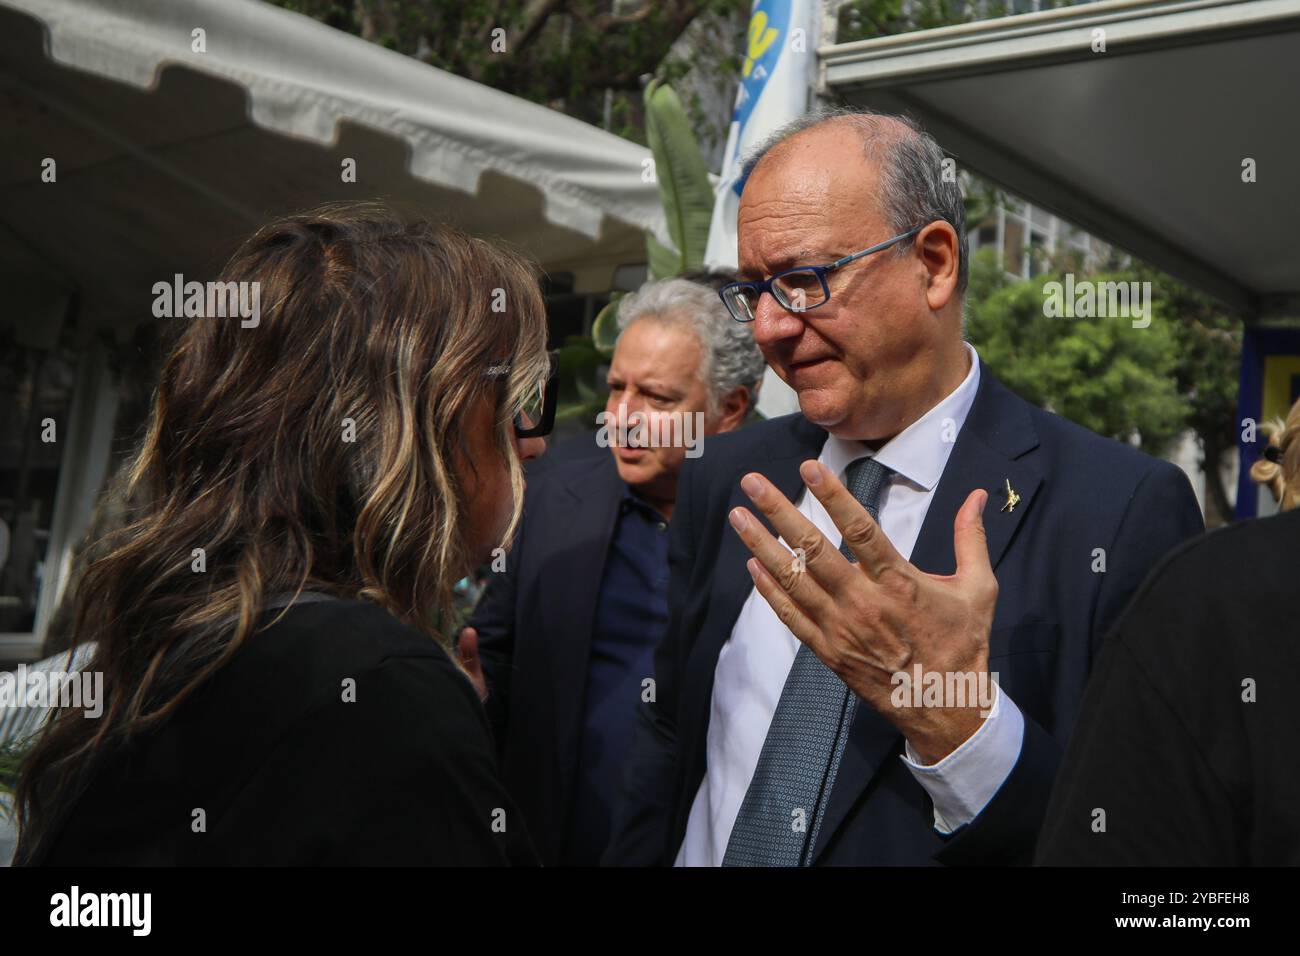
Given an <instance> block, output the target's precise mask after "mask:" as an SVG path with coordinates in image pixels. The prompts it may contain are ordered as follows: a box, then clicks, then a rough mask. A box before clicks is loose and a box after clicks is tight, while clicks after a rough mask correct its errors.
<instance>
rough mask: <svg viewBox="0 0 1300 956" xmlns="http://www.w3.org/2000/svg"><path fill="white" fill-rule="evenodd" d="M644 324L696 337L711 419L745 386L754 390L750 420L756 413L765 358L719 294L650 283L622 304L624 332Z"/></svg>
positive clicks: (670, 282) (669, 282) (682, 284)
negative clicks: (643, 321)
mask: <svg viewBox="0 0 1300 956" xmlns="http://www.w3.org/2000/svg"><path fill="white" fill-rule="evenodd" d="M639 319H653V320H655V321H659V322H664V323H668V324H672V325H679V326H682V327H683V328H686V329H689V330H690V331H691V332H693V333H694V335H695V337H696V339H698V340H699V343H700V352H701V353H702V357H701V359H700V368H699V371H698V373H697V374H698V375H699V378H700V381H702V382H703V383H704V385H705V387H706V389H707V391H708V394H709V417H710V418H712V417H713V416H715V415H717V414H718V411H719V409H720V408H721V405H722V400H723V399H724V398H726V397H727V395H729V394H730V393H731V392H732V391H733V390H734V389H735V388H737V387H738V386H741V385H743V386H745V387H746V388H747V389H749V407H748V408H746V409H745V412H746V414H748V413H749V411H750V410H751V409H752V408H753V407H754V402H755V401H756V400H757V399H758V386H759V384H760V383H761V382H762V380H763V371H764V369H765V368H766V367H767V366H766V363H765V362H764V360H763V354H762V353H761V352H760V351H759V350H758V346H757V345H755V344H754V334H753V331H752V328H751V326H749V325H746V324H744V323H741V322H737V321H736V320H735V319H733V318H732V317H731V315H730V313H728V312H727V307H726V306H725V305H723V304H722V300H721V299H719V298H718V294H717V293H716V292H714V291H713V289H711V288H709V287H708V286H706V285H701V284H699V283H697V282H690V281H687V280H686V279H659V280H657V281H653V282H647V283H646V284H645V285H643V286H641V288H640V289H638V290H637V291H636V292H632V293H629V294H628V295H626V296H624V297H623V298H622V299H621V300H620V301H619V303H618V328H619V331H620V332H621V331H622V330H624V329H626V328H627V327H628V326H629V325H631V324H632V323H633V322H636V321H638V320H639Z"/></svg>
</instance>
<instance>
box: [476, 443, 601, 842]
mask: <svg viewBox="0 0 1300 956" xmlns="http://www.w3.org/2000/svg"><path fill="white" fill-rule="evenodd" d="M592 449H594V450H595V452H597V453H598V454H593V452H592ZM558 451H559V455H558V456H556V457H555V458H553V459H552V458H551V456H550V454H548V455H546V456H543V457H542V458H541V459H538V461H537V462H535V463H532V466H531V467H529V469H528V489H527V491H526V492H525V494H524V517H523V522H522V523H521V525H520V528H519V531H518V533H517V535H516V538H515V543H514V546H513V547H512V549H511V551H510V553H509V554H508V555H507V556H506V567H505V571H504V572H501V573H499V574H494V575H492V578H491V580H490V581H489V583H488V587H487V589H486V590H485V591H484V593H483V596H482V598H481V599H480V600H479V603H478V606H477V607H476V608H475V609H474V613H473V615H472V616H471V617H470V620H469V622H468V624H469V626H471V627H474V628H476V629H477V630H478V633H479V658H480V661H481V663H482V665H483V671H484V677H485V678H486V680H487V685H488V698H487V701H486V702H485V706H486V708H487V712H488V721H489V723H490V724H491V725H492V730H493V733H494V735H495V736H496V739H497V746H498V750H499V753H500V757H501V770H502V775H503V777H504V779H505V784H506V789H507V790H508V791H509V792H510V794H511V796H513V797H514V798H515V800H516V802H517V803H518V804H519V808H520V811H521V812H522V813H523V816H524V820H525V822H526V823H527V825H528V832H529V833H530V834H531V835H532V836H533V838H534V842H535V844H536V846H537V850H538V853H539V854H540V856H541V858H542V861H543V862H544V863H546V864H548V865H554V864H556V863H558V862H559V861H560V860H561V858H562V854H563V849H564V847H563V841H564V837H565V828H566V825H567V819H568V817H567V809H568V807H569V805H570V804H571V802H572V793H573V786H574V782H575V779H576V775H577V763H578V756H579V749H580V745H581V734H582V718H583V704H584V701H585V696H586V689H587V669H588V658H589V656H590V653H591V637H592V626H593V623H594V620H595V614H596V604H597V600H598V599H599V597H600V582H601V579H602V577H603V576H604V571H605V560H606V557H607V556H608V554H609V546H610V541H611V539H612V538H613V535H614V525H615V523H616V522H617V520H618V510H619V502H620V501H621V500H622V497H623V493H624V491H625V490H626V488H627V486H626V485H625V484H624V483H623V480H622V479H621V478H619V476H618V468H617V466H616V465H615V463H614V458H613V455H611V454H610V452H609V450H608V449H605V448H598V447H597V446H596V445H595V443H594V442H593V441H591V440H590V439H588V438H586V437H582V438H579V439H576V440H575V441H574V442H570V443H567V444H566V445H565V446H561V448H560V449H558ZM548 459H550V460H548Z"/></svg>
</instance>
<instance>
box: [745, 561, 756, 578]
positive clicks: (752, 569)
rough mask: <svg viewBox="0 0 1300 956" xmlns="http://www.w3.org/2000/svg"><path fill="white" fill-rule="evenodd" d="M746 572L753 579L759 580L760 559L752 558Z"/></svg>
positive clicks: (747, 562)
mask: <svg viewBox="0 0 1300 956" xmlns="http://www.w3.org/2000/svg"><path fill="white" fill-rule="evenodd" d="M745 570H746V571H748V572H749V576H750V577H751V578H753V579H754V580H755V581H757V580H758V558H750V559H749V560H748V561H746V562H745Z"/></svg>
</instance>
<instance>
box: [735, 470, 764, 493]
mask: <svg viewBox="0 0 1300 956" xmlns="http://www.w3.org/2000/svg"><path fill="white" fill-rule="evenodd" d="M740 487H741V489H742V490H743V491H744V492H745V494H747V495H749V497H751V498H757V497H758V496H759V494H761V493H762V491H763V483H762V482H761V481H759V480H758V478H757V477H756V476H754V475H746V476H745V477H744V478H742V479H740Z"/></svg>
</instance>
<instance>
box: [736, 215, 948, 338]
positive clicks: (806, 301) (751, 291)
mask: <svg viewBox="0 0 1300 956" xmlns="http://www.w3.org/2000/svg"><path fill="white" fill-rule="evenodd" d="M924 228H925V227H924V226H917V227H916V228H915V229H912V230H909V231H908V232H905V233H903V234H902V235H901V236H895V237H894V238H893V239H886V240H885V241H884V242H878V243H876V244H875V245H874V246H872V247H871V248H870V249H863V250H862V251H861V252H855V253H852V254H851V255H847V256H845V257H844V258H843V259H836V260H835V261H834V262H832V263H830V264H829V265H824V266H800V267H799V268H797V269H787V270H786V271H785V272H778V273H777V274H776V275H774V276H772V278H770V279H765V280H763V281H762V282H733V283H731V284H730V285H724V286H723V287H722V288H721V289H719V290H718V296H719V298H721V299H722V304H723V305H725V306H726V307H727V311H728V312H730V313H731V317H732V318H733V319H735V320H736V321H737V322H753V321H754V317H755V316H756V315H757V313H758V300H759V298H760V297H761V296H762V295H763V293H764V292H770V293H772V298H774V299H776V301H777V303H778V304H779V305H780V306H781V307H782V308H784V309H786V310H787V311H789V312H807V311H808V310H809V309H815V308H817V307H818V306H819V305H825V304H826V303H827V302H828V301H830V297H831V290H830V286H828V285H827V284H826V276H827V275H828V274H829V273H831V272H834V271H835V270H836V269H842V268H844V266H846V265H848V264H849V263H850V262H855V261H856V260H858V259H861V258H862V257H863V256H869V255H871V254H872V253H873V252H880V251H881V250H883V249H888V248H889V247H890V246H892V245H894V244H895V243H898V242H902V241H903V240H904V239H911V238H912V237H913V236H915V235H916V234H917V233H918V232H920V231H921V230H922V229H924Z"/></svg>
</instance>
